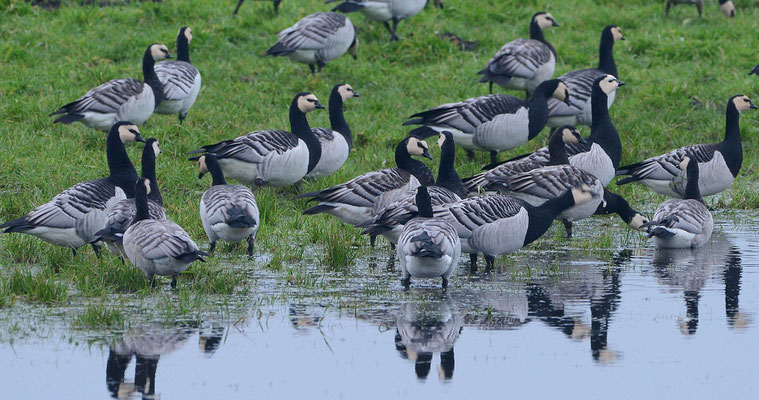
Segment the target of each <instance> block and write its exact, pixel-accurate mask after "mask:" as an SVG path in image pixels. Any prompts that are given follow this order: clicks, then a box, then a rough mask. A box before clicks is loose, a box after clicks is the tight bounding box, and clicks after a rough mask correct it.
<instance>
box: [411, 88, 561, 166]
mask: <svg viewBox="0 0 759 400" xmlns="http://www.w3.org/2000/svg"><path fill="white" fill-rule="evenodd" d="M552 96H553V97H555V98H557V99H560V100H562V101H569V98H570V92H569V90H568V89H567V86H566V85H565V84H564V83H563V82H561V81H560V80H558V79H552V80H549V81H545V82H543V83H541V84H540V85H539V86H538V87H537V88H536V89H535V91H534V93H533V94H532V97H531V98H530V100H529V101H528V102H524V101H522V100H521V99H518V98H516V97H514V96H508V95H504V94H491V95H487V96H481V97H474V98H471V99H467V100H464V101H462V102H459V103H449V104H443V105H440V106H437V107H435V108H432V109H430V110H427V111H423V112H420V113H417V114H414V115H412V116H411V117H409V118H410V119H409V120H408V121H406V122H404V123H403V125H424V126H425V127H430V128H432V129H434V130H436V131H438V132H440V131H443V130H447V131H450V132H451V133H453V138H454V139H455V140H456V144H458V145H459V146H461V147H462V148H464V149H466V150H468V151H471V150H478V151H489V152H490V162H491V163H496V162H498V152H499V151H505V150H510V149H513V148H515V147H519V146H521V145H523V144H525V143H527V141H529V140H531V139H533V138H534V137H536V136H537V135H538V134H539V133H540V131H541V130H543V127H545V125H546V121H547V120H548V99H549V98H550V97H552ZM417 129H425V128H424V127H422V128H417ZM413 132H415V131H412V133H413Z"/></svg>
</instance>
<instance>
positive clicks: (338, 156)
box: [306, 83, 361, 177]
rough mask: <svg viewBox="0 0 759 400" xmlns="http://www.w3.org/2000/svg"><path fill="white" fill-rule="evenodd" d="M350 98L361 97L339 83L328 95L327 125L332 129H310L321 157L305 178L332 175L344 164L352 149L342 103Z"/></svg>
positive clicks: (351, 140)
mask: <svg viewBox="0 0 759 400" xmlns="http://www.w3.org/2000/svg"><path fill="white" fill-rule="evenodd" d="M352 97H361V96H359V94H358V93H357V92H356V91H355V90H353V88H352V87H351V85H348V84H346V83H341V84H339V85H335V87H334V88H332V93H331V94H330V95H329V123H330V125H331V128H332V129H327V128H311V130H312V131H313V132H314V135H316V137H317V138H318V139H319V144H320V145H321V148H322V155H321V158H319V162H317V163H316V166H315V167H314V169H313V170H311V172H309V173H308V174H306V176H307V177H318V176H328V175H332V174H333V173H334V172H335V171H337V170H338V169H340V167H342V166H343V164H345V161H346V160H347V159H348V154H349V153H350V151H351V149H352V148H353V133H352V132H351V128H350V127H349V126H348V123H347V122H345V116H344V115H343V102H345V100H347V99H350V98H352Z"/></svg>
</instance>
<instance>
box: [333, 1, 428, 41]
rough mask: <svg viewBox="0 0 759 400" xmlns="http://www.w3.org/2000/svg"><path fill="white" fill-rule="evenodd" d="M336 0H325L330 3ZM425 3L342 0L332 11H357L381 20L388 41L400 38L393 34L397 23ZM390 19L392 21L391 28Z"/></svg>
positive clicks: (417, 10)
mask: <svg viewBox="0 0 759 400" xmlns="http://www.w3.org/2000/svg"><path fill="white" fill-rule="evenodd" d="M335 1H338V0H327V1H326V2H325V3H332V2H335ZM426 5H427V0H342V3H340V4H338V5H337V6H335V8H333V9H332V11H340V12H344V13H349V12H354V11H359V12H361V14H364V15H365V16H366V17H367V18H369V19H370V20H372V21H381V22H382V23H383V24H384V25H385V28H387V30H388V32H390V41H391V42H392V41H394V40H400V39H401V38H400V37H398V35H396V34H395V31H396V30H397V29H398V23H399V22H400V21H402V20H404V19H407V18H411V17H413V16H414V15H416V14H418V13H419V11H422V9H424V6H426ZM390 21H392V22H393V26H392V28H391V27H390Z"/></svg>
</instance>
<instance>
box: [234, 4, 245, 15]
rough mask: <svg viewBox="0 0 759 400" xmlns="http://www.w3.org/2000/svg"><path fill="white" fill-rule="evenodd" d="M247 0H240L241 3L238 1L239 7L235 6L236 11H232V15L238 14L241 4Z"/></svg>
mask: <svg viewBox="0 0 759 400" xmlns="http://www.w3.org/2000/svg"><path fill="white" fill-rule="evenodd" d="M243 1H245V0H240V2H239V3H237V7H235V12H233V13H232V15H237V11H239V10H240V6H241V5H242V2H243Z"/></svg>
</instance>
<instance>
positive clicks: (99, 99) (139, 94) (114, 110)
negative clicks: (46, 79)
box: [50, 43, 171, 191]
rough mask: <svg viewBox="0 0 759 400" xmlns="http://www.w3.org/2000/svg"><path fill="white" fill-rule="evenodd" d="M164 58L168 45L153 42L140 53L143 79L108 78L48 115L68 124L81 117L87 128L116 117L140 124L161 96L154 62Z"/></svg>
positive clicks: (111, 121)
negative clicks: (143, 53) (142, 53)
mask: <svg viewBox="0 0 759 400" xmlns="http://www.w3.org/2000/svg"><path fill="white" fill-rule="evenodd" d="M166 58H171V54H169V49H168V48H166V46H164V45H162V44H159V43H153V44H151V45H150V46H148V48H147V50H145V55H144V56H143V57H142V74H143V78H144V79H145V81H140V80H137V79H132V78H127V79H114V80H112V81H108V82H106V83H104V84H102V85H100V86H98V87H96V88H94V89H92V90H90V91H89V92H87V94H85V95H84V96H82V97H80V98H78V99H77V100H76V101H73V102H71V103H68V104H66V105H65V106H63V107H61V108H60V109H58V110H57V111H55V112H53V113H52V114H50V116H51V117H52V116H54V115H59V114H63V115H61V116H60V117H58V118H56V120H55V121H54V122H60V123H62V124H70V123H73V122H77V121H80V122H81V123H83V124H84V125H85V126H87V127H88V128H92V129H99V130H108V129H110V128H111V127H112V126H113V125H114V124H116V123H117V122H119V121H131V122H132V123H133V124H135V125H140V124H142V123H143V122H145V121H147V120H148V118H150V116H151V115H152V114H153V111H154V110H155V108H156V106H158V105H159V104H161V101H162V100H163V84H161V81H160V80H159V79H158V76H157V75H156V72H155V70H154V69H153V66H154V65H155V62H156V61H160V60H163V59H166ZM129 190H130V191H131V190H132V189H129Z"/></svg>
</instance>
